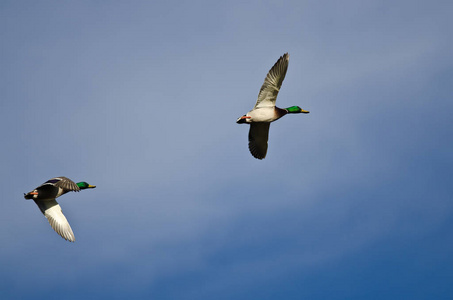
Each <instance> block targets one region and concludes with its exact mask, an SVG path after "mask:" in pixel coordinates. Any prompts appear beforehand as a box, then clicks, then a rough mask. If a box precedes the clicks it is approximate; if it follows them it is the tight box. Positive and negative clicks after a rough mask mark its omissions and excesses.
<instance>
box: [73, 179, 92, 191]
mask: <svg viewBox="0 0 453 300" xmlns="http://www.w3.org/2000/svg"><path fill="white" fill-rule="evenodd" d="M77 186H78V187H79V188H80V189H81V190H84V189H94V188H95V187H96V186H95V185H91V184H88V183H87V182H85V181H82V182H77Z"/></svg>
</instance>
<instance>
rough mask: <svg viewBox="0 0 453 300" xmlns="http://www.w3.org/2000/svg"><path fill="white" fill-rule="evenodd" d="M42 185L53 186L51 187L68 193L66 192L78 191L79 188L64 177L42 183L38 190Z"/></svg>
mask: <svg viewBox="0 0 453 300" xmlns="http://www.w3.org/2000/svg"><path fill="white" fill-rule="evenodd" d="M44 185H53V186H56V187H59V188H62V189H63V190H65V191H68V192H69V191H74V192H79V191H80V188H79V186H78V185H77V184H76V183H75V182H74V181H72V180H71V179H69V178H67V177H64V176H59V177H55V178H52V179H49V180H47V181H46V182H44V183H43V184H42V185H41V186H39V187H38V188H40V187H42V186H44Z"/></svg>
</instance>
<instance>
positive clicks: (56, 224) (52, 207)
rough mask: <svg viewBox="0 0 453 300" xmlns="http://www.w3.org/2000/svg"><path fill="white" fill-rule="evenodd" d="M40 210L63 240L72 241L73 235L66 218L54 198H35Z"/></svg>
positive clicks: (73, 239)
mask: <svg viewBox="0 0 453 300" xmlns="http://www.w3.org/2000/svg"><path fill="white" fill-rule="evenodd" d="M35 203H36V204H37V205H38V207H39V209H40V210H41V212H42V213H43V214H44V216H45V217H46V218H47V220H48V221H49V223H50V226H52V228H53V229H54V230H55V231H56V232H57V233H58V234H59V235H60V236H61V237H62V238H64V239H65V240H67V241H70V242H74V241H75V237H74V233H73V232H72V229H71V226H70V225H69V222H68V220H67V219H66V217H65V216H64V215H63V211H62V210H61V207H60V205H58V202H57V201H56V200H55V199H54V200H35Z"/></svg>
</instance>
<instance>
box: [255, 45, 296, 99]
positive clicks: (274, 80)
mask: <svg viewBox="0 0 453 300" xmlns="http://www.w3.org/2000/svg"><path fill="white" fill-rule="evenodd" d="M288 64H289V54H288V53H285V54H283V56H280V58H279V59H278V60H277V62H276V63H275V64H274V66H273V67H272V68H271V69H270V70H269V72H268V73H267V76H266V78H265V79H264V83H263V85H262V86H261V89H260V92H259V94H258V100H257V101H256V104H255V108H260V107H273V106H275V101H276V100H277V95H278V92H279V91H280V88H281V86H282V83H283V79H285V75H286V71H287V70H288Z"/></svg>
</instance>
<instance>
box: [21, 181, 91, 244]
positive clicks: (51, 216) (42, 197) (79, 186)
mask: <svg viewBox="0 0 453 300" xmlns="http://www.w3.org/2000/svg"><path fill="white" fill-rule="evenodd" d="M95 187H96V186H94V185H89V184H88V183H86V182H78V183H75V182H74V181H72V180H71V179H69V178H66V177H63V176H60V177H55V178H52V179H50V180H48V181H46V182H45V183H43V184H42V185H40V186H38V187H37V188H36V189H34V190H33V191H31V192H29V193H27V194H24V198H25V199H32V200H33V201H35V203H36V205H38V207H39V209H40V210H41V212H42V213H43V214H44V216H45V217H46V218H47V220H48V221H49V223H50V225H51V226H52V228H53V229H54V230H55V231H56V232H57V233H58V234H59V235H60V236H61V237H62V238H64V239H65V240H68V241H70V242H74V241H75V237H74V233H73V232H72V229H71V226H70V225H69V222H68V220H67V219H66V217H65V216H64V215H63V212H62V210H61V207H60V205H59V204H58V202H57V201H56V200H55V199H56V198H58V197H60V196H61V195H64V194H66V193H68V192H71V191H74V192H79V191H80V190H83V189H88V188H95Z"/></svg>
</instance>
